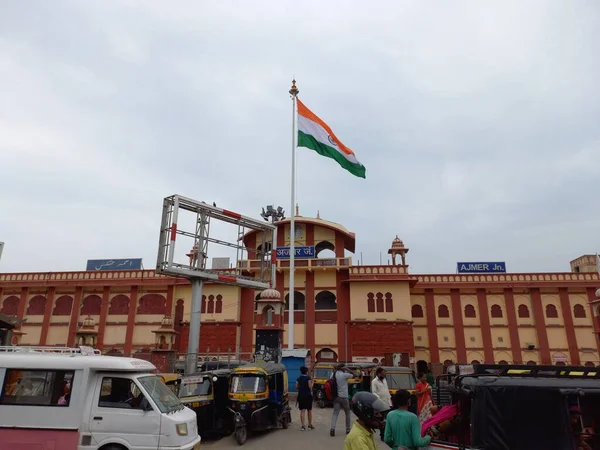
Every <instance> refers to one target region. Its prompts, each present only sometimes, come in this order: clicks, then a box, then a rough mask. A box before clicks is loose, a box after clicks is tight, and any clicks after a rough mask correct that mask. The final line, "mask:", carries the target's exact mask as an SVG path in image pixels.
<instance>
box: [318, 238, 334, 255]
mask: <svg viewBox="0 0 600 450" xmlns="http://www.w3.org/2000/svg"><path fill="white" fill-rule="evenodd" d="M322 252H326V253H325V254H324V255H322V256H319V255H321V253H322ZM329 252H332V253H333V255H331V253H329ZM315 257H317V258H319V257H321V258H335V245H333V244H332V243H331V242H329V241H321V242H319V243H318V244H317V245H315Z"/></svg>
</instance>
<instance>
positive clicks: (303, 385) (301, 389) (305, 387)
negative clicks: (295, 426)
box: [296, 366, 315, 431]
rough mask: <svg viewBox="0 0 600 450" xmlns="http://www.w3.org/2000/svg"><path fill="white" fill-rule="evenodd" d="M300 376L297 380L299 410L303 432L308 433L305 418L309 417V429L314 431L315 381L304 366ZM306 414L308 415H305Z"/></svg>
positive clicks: (301, 368)
mask: <svg viewBox="0 0 600 450" xmlns="http://www.w3.org/2000/svg"><path fill="white" fill-rule="evenodd" d="M300 374H301V375H300V376H299V377H298V379H297V380H296V390H297V391H298V409H300V422H301V423H302V428H300V429H301V430H302V431H306V426H305V425H304V424H305V421H304V416H305V415H307V416H308V429H309V430H314V429H315V427H313V424H312V404H313V398H312V388H313V380H312V378H311V377H310V376H308V369H307V368H306V367H304V366H302V367H300ZM305 413H306V414H305Z"/></svg>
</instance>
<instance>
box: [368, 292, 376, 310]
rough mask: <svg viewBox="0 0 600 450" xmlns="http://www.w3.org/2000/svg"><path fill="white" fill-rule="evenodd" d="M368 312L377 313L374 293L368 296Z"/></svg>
mask: <svg viewBox="0 0 600 450" xmlns="http://www.w3.org/2000/svg"><path fill="white" fill-rule="evenodd" d="M367 311H368V312H370V313H372V312H375V295H374V294H373V293H372V292H369V293H368V294H367Z"/></svg>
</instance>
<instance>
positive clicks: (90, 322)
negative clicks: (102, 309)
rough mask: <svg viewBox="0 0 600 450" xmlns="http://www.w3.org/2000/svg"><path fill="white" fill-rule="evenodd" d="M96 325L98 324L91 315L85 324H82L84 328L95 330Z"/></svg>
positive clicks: (85, 320)
mask: <svg viewBox="0 0 600 450" xmlns="http://www.w3.org/2000/svg"><path fill="white" fill-rule="evenodd" d="M95 325H96V322H95V321H94V318H93V317H92V316H89V315H88V316H87V317H86V318H85V319H83V323H82V324H81V326H82V328H94V326H95Z"/></svg>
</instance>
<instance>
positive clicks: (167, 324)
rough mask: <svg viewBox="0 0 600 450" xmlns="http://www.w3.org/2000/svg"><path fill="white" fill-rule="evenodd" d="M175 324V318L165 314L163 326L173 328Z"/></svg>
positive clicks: (161, 322)
mask: <svg viewBox="0 0 600 450" xmlns="http://www.w3.org/2000/svg"><path fill="white" fill-rule="evenodd" d="M172 326H173V318H172V317H171V316H168V315H167V316H165V317H163V318H162V320H161V321H160V327H161V328H171V327H172Z"/></svg>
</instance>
